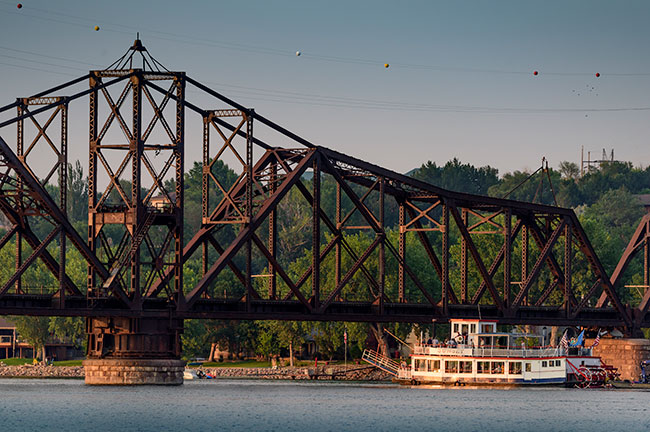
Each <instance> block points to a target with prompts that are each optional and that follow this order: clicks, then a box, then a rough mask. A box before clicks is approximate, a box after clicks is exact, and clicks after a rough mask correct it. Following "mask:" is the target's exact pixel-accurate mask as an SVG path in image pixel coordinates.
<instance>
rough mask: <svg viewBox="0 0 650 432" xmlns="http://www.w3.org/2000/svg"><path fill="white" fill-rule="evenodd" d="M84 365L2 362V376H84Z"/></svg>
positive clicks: (0, 366)
mask: <svg viewBox="0 0 650 432" xmlns="http://www.w3.org/2000/svg"><path fill="white" fill-rule="evenodd" d="M84 376H85V375H84V367H83V366H52V365H40V364H39V365H20V366H7V365H2V364H0V378H84Z"/></svg>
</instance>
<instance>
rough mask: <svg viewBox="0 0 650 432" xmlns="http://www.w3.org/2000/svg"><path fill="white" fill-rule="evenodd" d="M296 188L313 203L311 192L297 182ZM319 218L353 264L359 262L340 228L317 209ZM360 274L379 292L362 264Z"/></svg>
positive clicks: (302, 280)
mask: <svg viewBox="0 0 650 432" xmlns="http://www.w3.org/2000/svg"><path fill="white" fill-rule="evenodd" d="M296 187H297V188H298V190H299V191H300V193H302V195H303V196H304V197H305V199H306V200H307V202H309V203H312V202H313V198H312V195H311V192H309V190H308V189H307V187H306V186H305V185H304V184H303V183H302V182H301V181H299V182H298V183H297V184H296ZM319 216H320V220H321V221H323V222H324V223H325V226H327V228H328V229H329V230H330V231H331V232H332V233H333V234H334V236H335V237H334V239H339V241H340V242H341V245H342V246H343V248H344V249H345V251H346V252H347V253H348V254H349V255H350V258H352V259H353V260H354V262H358V261H359V256H358V255H357V254H356V252H355V251H354V249H352V247H351V246H350V244H349V243H348V242H347V241H346V240H345V236H344V235H343V231H342V230H341V229H340V228H338V227H337V226H336V225H335V224H334V223H333V222H332V220H331V219H330V218H329V217H328V216H327V214H326V213H325V212H324V211H323V210H322V209H321V208H319ZM330 245H331V242H330V244H329V245H328V247H327V248H326V249H325V250H324V251H323V252H322V253H321V260H323V259H324V258H325V256H326V255H327V253H328V252H329V250H330V249H329V246H330ZM311 270H312V267H311V266H310V268H309V269H307V271H305V274H303V276H302V277H301V278H300V280H299V281H298V282H297V285H298V287H300V286H302V284H303V283H304V282H305V281H306V280H307V278H308V277H309V275H310V274H311ZM361 272H362V273H363V275H364V276H365V278H366V280H367V281H368V283H369V284H370V285H371V287H373V288H374V289H375V290H377V291H378V290H379V284H378V283H377V281H376V280H375V278H374V276H373V275H372V274H371V273H370V271H369V270H368V269H367V268H366V266H365V265H363V264H362V265H361ZM373 295H374V293H373Z"/></svg>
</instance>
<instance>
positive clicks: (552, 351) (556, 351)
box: [413, 344, 592, 358]
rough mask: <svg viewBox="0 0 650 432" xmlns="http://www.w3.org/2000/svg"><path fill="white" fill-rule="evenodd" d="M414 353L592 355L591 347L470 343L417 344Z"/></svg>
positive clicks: (540, 356) (532, 356) (510, 355)
mask: <svg viewBox="0 0 650 432" xmlns="http://www.w3.org/2000/svg"><path fill="white" fill-rule="evenodd" d="M413 354H414V355H431V356H449V357H452V356H453V357H514V358H545V357H561V356H565V355H571V356H591V354H592V353H591V349H590V348H569V349H568V350H565V349H564V348H562V347H551V346H546V347H531V348H528V347H526V348H508V347H499V346H484V347H478V348H477V347H474V346H470V345H462V344H461V345H456V346H455V347H448V346H442V345H426V344H417V345H415V346H414V348H413Z"/></svg>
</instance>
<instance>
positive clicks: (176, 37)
mask: <svg viewBox="0 0 650 432" xmlns="http://www.w3.org/2000/svg"><path fill="white" fill-rule="evenodd" d="M0 2H1V3H4V4H7V5H11V6H15V4H14V3H9V2H8V1H0ZM30 11H35V12H36V13H43V14H46V15H47V16H45V17H42V16H37V15H33V14H30V13H26V12H22V11H21V12H16V11H15V10H9V11H8V12H10V13H12V14H16V15H22V16H29V17H33V18H36V19H40V20H45V21H52V22H58V23H63V24H69V25H74V26H78V27H84V28H88V25H87V24H81V23H77V22H70V21H64V20H60V19H56V18H52V15H56V16H61V17H65V18H72V19H75V20H80V21H83V22H84V23H86V22H88V21H93V22H98V23H102V24H107V25H109V26H112V27H117V28H122V29H125V30H128V31H123V30H115V29H110V28H106V27H103V29H104V30H106V31H111V32H115V33H121V34H133V33H135V32H137V31H140V32H142V31H143V30H144V31H146V32H148V33H149V35H148V36H147V37H148V38H152V39H159V40H164V41H171V42H178V43H183V44H188V45H203V46H210V47H216V48H223V49H228V50H235V51H245V52H251V53H258V54H267V55H276V56H283V57H294V56H295V50H293V49H291V50H290V49H279V48H272V47H262V46H254V45H248V44H242V43H236V42H229V41H216V40H213V39H206V38H199V37H195V36H186V35H181V34H177V33H172V32H164V31H160V30H154V29H147V28H142V27H138V28H135V27H131V26H127V25H124V24H119V23H114V22H110V21H105V20H102V19H101V18H100V19H95V18H88V17H82V16H78V15H71V14H66V13H62V12H59V11H54V10H50V9H42V8H33V7H30ZM156 35H157V36H156ZM300 56H301V57H304V58H305V59H310V60H318V61H326V62H334V63H343V64H358V65H368V66H373V67H376V66H381V65H384V64H385V61H383V60H376V59H365V58H359V57H356V58H352V57H341V56H333V55H324V54H319V53H311V52H309V51H308V50H307V51H304V50H301V55H300ZM390 67H391V68H402V69H415V70H418V69H419V70H431V71H439V72H462V73H481V74H486V73H487V74H504V75H530V74H531V71H529V70H507V69H491V68H480V67H476V68H470V67H451V66H440V65H427V64H414V63H400V62H391V63H390ZM594 73H595V71H591V72H565V71H540V72H539V75H549V76H593V75H594ZM598 76H603V77H604V76H611V77H649V76H650V72H607V71H601V72H600V73H599V75H598Z"/></svg>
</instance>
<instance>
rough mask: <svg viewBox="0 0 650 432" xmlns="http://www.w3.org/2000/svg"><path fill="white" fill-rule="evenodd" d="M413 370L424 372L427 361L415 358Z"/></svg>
mask: <svg viewBox="0 0 650 432" xmlns="http://www.w3.org/2000/svg"><path fill="white" fill-rule="evenodd" d="M415 370H417V371H422V372H426V371H427V361H426V360H424V359H416V360H415Z"/></svg>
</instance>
